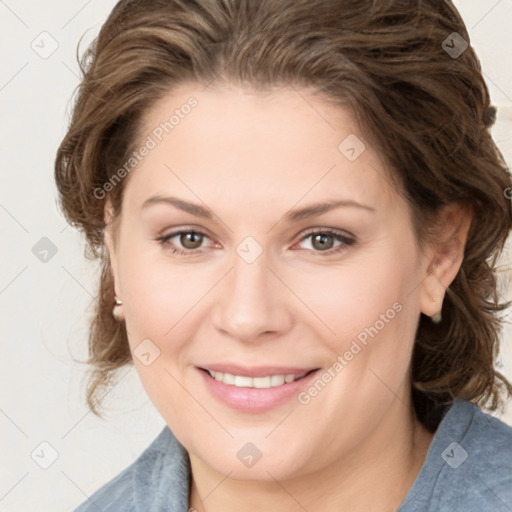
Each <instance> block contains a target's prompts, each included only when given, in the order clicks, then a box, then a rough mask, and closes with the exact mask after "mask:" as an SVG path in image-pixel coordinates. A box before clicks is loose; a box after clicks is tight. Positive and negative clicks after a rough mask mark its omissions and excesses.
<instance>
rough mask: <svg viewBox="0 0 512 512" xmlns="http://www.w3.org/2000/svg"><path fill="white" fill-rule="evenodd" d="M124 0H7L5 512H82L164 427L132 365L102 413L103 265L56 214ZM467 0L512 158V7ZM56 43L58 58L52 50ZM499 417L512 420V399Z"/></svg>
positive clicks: (1, 511)
mask: <svg viewBox="0 0 512 512" xmlns="http://www.w3.org/2000/svg"><path fill="white" fill-rule="evenodd" d="M114 3H115V2H114V1H113V0H101V1H100V0H89V1H76V0H73V1H67V2H64V1H63V0H61V1H58V0H48V1H46V2H44V3H42V2H35V1H27V0H5V1H4V0H0V38H1V41H0V42H1V44H0V52H1V63H2V64H1V67H0V108H1V120H2V125H1V136H0V145H1V148H2V151H1V157H2V158H1V174H0V176H1V177H0V180H1V182H0V225H1V233H2V244H1V248H2V249H1V265H0V311H1V313H0V314H1V324H0V326H1V330H0V333H1V359H0V361H1V375H2V377H1V382H2V385H1V388H0V389H1V395H0V439H1V451H0V453H1V463H0V464H1V467H0V471H1V472H0V512H7V511H9V512H22V511H23V512H27V511H29V510H30V511H52V512H59V511H69V510H71V509H73V508H74V507H75V506H76V505H78V504H79V503H81V502H82V501H83V500H85V499H86V496H88V495H90V494H91V493H92V492H93V491H94V490H96V489H97V488H98V487H99V486H100V485H101V484H103V483H105V482H106V481H108V480H109V479H110V478H112V477H113V476H115V475H116V474H117V473H118V472H119V471H121V470H122V469H123V468H125V467H126V466H127V465H128V464H129V463H131V462H132V461H133V460H135V458H136V457H137V456H138V454H140V452H142V450H143V449H144V448H145V447H146V446H147V445H148V444H149V443H150V442H151V441H152V440H153V439H154V438H155V437H156V435H157V434H158V433H159V432H160V430H161V429H162V427H163V426H164V422H163V420H162V419H161V418H160V416H159V415H158V413H157V412H156V411H155V410H154V408H153V406H152V404H151V403H150V402H149V399H148V398H147V397H146V395H145V394H144V392H143V390H142V388H141V386H140V384H139V382H138V378H137V376H136V374H135V371H134V370H133V369H131V370H124V375H125V376H124V378H123V379H122V381H121V382H120V384H119V385H117V386H116V387H115V388H114V389H113V391H112V392H111V393H110V394H109V396H108V401H107V405H109V407H110V411H109V412H108V413H107V415H106V419H105V420H100V419H98V418H96V417H95V416H94V415H93V414H92V413H89V412H88V410H87V408H86V406H85V403H84V395H83V387H82V379H83V377H84V371H85V368H84V365H83V364H79V363H77V362H75V361H74V360H73V358H75V359H81V360H84V359H85V358H86V355H87V351H86V340H87V322H88V318H89V316H90V309H88V307H89V305H90V303H91V301H92V300H93V297H94V295H95V292H96V267H95V265H94V264H92V263H91V262H89V261H87V260H86V259H85V258H84V256H83V248H84V244H83V240H82V238H81V237H80V236H79V235H78V234H77V233H76V232H75V231H74V230H73V229H72V228H71V227H69V226H68V225H67V224H66V221H65V220H64V219H63V218H62V217H61V216H60V214H59V213H58V211H57V208H56V206H55V198H56V189H55V185H54V182H53V160H54V156H55V151H56V149H57V146H58V144H59V142H60V140H61V138H62V136H63V135H64V133H65V130H66V126H67V122H68V115H69V110H70V103H69V100H70V99H71V96H72V93H73V91H74V89H75V87H76V86H77V84H78V82H79V78H78V66H77V63H76V59H75V54H76V47H77V44H78V41H79V38H80V37H81V36H82V35H84V34H85V35H84V38H83V41H82V46H81V48H82V50H83V49H85V47H86V45H87V44H88V43H89V42H90V41H91V40H92V39H93V37H95V36H96V34H97V33H98V31H99V28H100V26H101V24H102V23H103V22H104V20H105V19H106V17H107V15H108V13H109V12H110V10H111V9H112V7H113V5H114ZM456 5H457V6H458V7H459V9H460V11H461V14H462V16H463V18H464V19H465V21H466V24H467V26H468V29H469V32H470V36H471V38H472V44H473V45H474V46H475V48H476V49H477V52H478V54H479V56H480V59H481V61H482V65H483V69H484V73H485V77H486V80H487V83H488V85H489V88H490V91H491V96H492V100H493V103H494V104H495V105H497V106H498V123H497V125H496V126H495V128H494V129H493V133H494V136H495V139H496V141H497V143H498V145H499V147H500V148H501V150H502V152H503V153H504V155H505V158H506V159H507V161H508V162H511V161H512V137H511V133H512V130H511V128H512V99H511V98H512V66H510V55H511V54H512V33H511V31H510V30H509V27H510V23H511V21H512V0H500V1H496V0H492V1H491V0H489V1H488V0H459V1H457V2H456ZM42 32H47V33H48V34H49V35H48V34H43V35H41V33H42ZM56 44H58V48H57V49H56V50H55V51H54V52H53V53H52V54H51V55H49V56H48V55H46V54H45V53H44V52H47V53H50V51H51V50H52V45H54V46H55V45H56ZM31 45H32V46H31ZM35 50H37V52H36V51H35ZM41 55H42V56H43V57H47V58H42V56H41ZM43 237H47V238H49V239H50V240H51V241H52V243H53V244H54V245H55V246H56V248H57V253H56V254H55V255H54V256H53V257H51V258H50V255H51V254H49V255H48V257H47V258H48V261H47V262H42V261H40V259H38V258H37V257H36V255H35V254H34V253H33V252H32V248H33V247H34V245H35V244H36V243H38V241H39V240H40V239H41V238H43ZM509 247H510V244H509ZM509 253H510V250H509ZM41 256H42V255H41ZM509 298H510V297H509ZM508 318H509V319H512V314H510V313H509V314H508ZM511 338H512V330H511V329H510V326H507V328H506V331H505V335H504V339H505V343H504V344H503V349H502V360H503V363H504V368H503V369H502V371H503V372H504V373H505V374H506V375H507V376H508V378H509V379H512V348H511V345H512V344H511ZM497 415H498V416H501V417H502V418H503V419H504V420H505V421H506V422H507V423H509V424H512V407H511V406H510V405H509V407H508V408H507V411H505V412H504V413H502V414H499V413H498V414H497ZM42 442H46V443H49V444H50V445H51V447H50V446H49V445H47V444H43V445H41V444H40V443H42ZM53 450H55V451H53ZM56 455H58V458H57V459H56V460H55V461H54V462H53V463H52V464H51V465H50V466H49V467H48V468H47V469H43V468H42V467H41V466H45V465H48V464H50V463H51V462H52V460H53V458H54V457H55V456H56Z"/></svg>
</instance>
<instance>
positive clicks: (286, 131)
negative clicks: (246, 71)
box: [125, 84, 397, 210]
mask: <svg viewBox="0 0 512 512" xmlns="http://www.w3.org/2000/svg"><path fill="white" fill-rule="evenodd" d="M150 140H151V143H149V141H150ZM145 143H146V144H148V145H150V146H151V149H150V150H149V151H148V152H147V154H146V156H144V158H142V159H141V161H140V163H138V164H137V167H136V170H135V171H134V172H133V173H132V175H131V176H130V182H132V184H131V185H129V186H128V187H127V189H129V190H127V191H126V193H125V194H126V199H128V196H129V200H130V201H135V202H136V203H137V204H141V203H142V202H143V201H144V200H145V199H146V198H147V196H148V195H150V194H151V193H159V194H164V193H167V192H176V191H177V190H179V191H180V192H182V194H184V195H185V196H186V197H188V198H190V199H197V198H198V197H202V196H201V194H202V195H203V196H205V199H206V198H208V199H213V198H214V197H215V200H216V201H230V202H231V203H233V202H236V198H240V200H243V202H244V203H245V204H246V205H251V204H252V205H254V206H260V205H262V204H266V205H269V206H271V205H275V206H276V207H277V206H280V208H281V209H284V210H286V209H288V208H290V207H291V206H293V205H294V204H297V203H298V202H299V203H300V202H314V201H318V200H322V199H325V198H326V197H327V198H329V199H330V198H336V199H350V200H355V201H361V202H366V203H369V204H371V205H372V206H374V207H376V208H384V207H386V206H389V205H393V204H395V203H396V201H397V197H396V196H397V194H396V193H395V192H394V190H393V187H392V186H391V180H390V177H389V175H388V173H387V171H386V170H385V169H384V167H383V164H382V161H381V159H380V157H379V155H378V153H377V152H376V151H375V150H374V148H372V147H371V145H370V144H369V143H368V141H367V139H366V137H365V134H364V133H362V132H361V129H360V127H359V126H358V125H357V123H356V121H355V119H354V117H353V115H352V112H351V111H350V110H349V109H346V108H343V107H341V106H334V105H333V104H332V103H327V102H326V101H324V100H322V99H321V98H320V97H319V96H316V95H314V94H313V92H312V91H311V90H305V89H295V88H292V87H289V88H280V89H275V90H272V91H265V92H261V91H254V90H248V89H241V88H237V87H224V88H220V89H212V90H210V89H206V90H204V89H203V88H201V87H200V86H198V85H195V84H187V85H182V86H180V87H179V88H177V89H174V90H173V91H171V92H169V94H168V95H166V96H165V97H164V98H162V99H161V100H160V101H158V102H157V103H156V104H154V105H153V107H152V108H151V109H150V110H148V111H147V112H146V113H145V116H144V118H143V122H142V123H141V127H140V131H139V145H143V144H145ZM137 147H138V146H137ZM194 195H195V196H196V197H195V198H194Z"/></svg>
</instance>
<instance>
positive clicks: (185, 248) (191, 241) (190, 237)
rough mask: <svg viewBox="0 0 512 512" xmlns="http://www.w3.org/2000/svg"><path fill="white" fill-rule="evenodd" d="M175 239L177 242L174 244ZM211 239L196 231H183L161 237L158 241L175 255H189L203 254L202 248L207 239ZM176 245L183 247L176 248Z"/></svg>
mask: <svg viewBox="0 0 512 512" xmlns="http://www.w3.org/2000/svg"><path fill="white" fill-rule="evenodd" d="M173 238H175V239H176V240H175V241H174V242H173V241H172V240H173ZM208 238H209V237H208V236H207V235H206V234H205V233H201V232H200V231H195V230H181V231H176V232H174V233H169V234H168V235H164V236H160V237H158V238H157V239H156V240H157V241H158V242H159V243H160V244H161V245H162V246H163V247H166V248H169V249H170V250H171V252H172V253H174V254H182V255H189V254H194V253H198V252H202V251H200V250H198V249H200V248H201V246H202V244H203V242H204V241H205V239H208ZM176 243H178V244H180V245H181V247H176Z"/></svg>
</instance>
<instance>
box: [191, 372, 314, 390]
mask: <svg viewBox="0 0 512 512" xmlns="http://www.w3.org/2000/svg"><path fill="white" fill-rule="evenodd" d="M200 369H201V370H202V371H204V372H205V373H206V374H207V375H209V376H210V377H211V378H212V379H214V380H216V381H217V382H222V383H224V384H227V385H228V386H234V387H238V388H256V389H269V388H274V387H277V386H283V385H285V384H290V383H292V382H295V381H298V380H300V379H303V378H304V377H306V376H308V375H309V374H310V373H312V372H315V371H317V370H318V368H314V369H312V370H304V371H300V372H297V371H295V372H293V373H292V372H291V373H270V372H269V374H268V375H262V376H257V377H252V376H250V375H238V374H234V373H228V372H221V371H215V370H211V369H208V368H200ZM258 373H260V372H258Z"/></svg>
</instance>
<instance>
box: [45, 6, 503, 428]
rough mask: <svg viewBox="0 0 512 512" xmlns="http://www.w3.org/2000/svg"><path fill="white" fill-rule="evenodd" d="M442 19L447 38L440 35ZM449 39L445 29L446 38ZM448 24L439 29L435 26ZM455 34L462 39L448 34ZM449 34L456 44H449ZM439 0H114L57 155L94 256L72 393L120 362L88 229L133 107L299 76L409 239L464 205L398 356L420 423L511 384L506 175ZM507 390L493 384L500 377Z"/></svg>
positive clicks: (488, 398) (118, 194)
mask: <svg viewBox="0 0 512 512" xmlns="http://www.w3.org/2000/svg"><path fill="white" fill-rule="evenodd" d="M453 32H456V33H457V34H458V36H454V35H453ZM454 37H455V38H456V39H454ZM450 38H451V39H450ZM460 38H462V39H460ZM454 41H455V42H454ZM464 41H465V42H467V43H470V38H469V35H468V32H467V30H466V27H465V25H464V22H463V20H462V19H461V17H460V15H459V13H458V12H457V10H456V8H455V7H454V6H453V5H452V4H451V2H449V1H445V0H414V1H412V0H410V1H409V0H338V1H336V0H151V1H150V0H121V1H120V2H119V3H118V4H117V5H116V6H115V8H114V9H113V11H112V13H111V14H110V16H109V18H108V19H107V21H106V22H105V24H104V25H103V27H102V28H101V31H100V34H99V36H98V37H97V38H96V39H95V40H94V42H93V43H92V44H91V45H90V46H89V48H88V49H87V50H86V52H85V53H84V55H83V57H82V58H80V57H78V58H79V64H80V67H81V70H82V75H83V77H82V80H81V83H80V85H79V88H78V91H77V94H76V99H75V103H74V108H73V113H72V118H71V122H70V126H69V130H68V132H67V134H66V135H65V137H64V139H63V141H62V143H61V145H60V147H59V149H58V152H57V155H56V161H55V178H56V182H57V186H58V190H59V194H60V195H59V199H60V206H61V209H62V211H63V213H64V215H65V216H66V218H67V220H68V221H69V223H70V224H72V225H73V226H75V227H78V228H79V229H80V230H82V231H83V232H84V234H85V237H86V240H87V251H86V255H87V256H88V257H89V258H98V259H99V260H100V263H101V265H102V271H101V276H100V281H99V293H98V297H97V301H96V303H95V312H94V316H93V319H92V323H91V329H90V335H89V354H90V357H89V360H88V363H90V364H91V365H92V374H91V375H90V380H89V386H88V389H87V401H88V404H89V406H90V407H91V409H92V410H93V411H94V412H95V413H96V414H98V407H99V406H100V405H101V397H100V396H99V395H101V394H104V392H105V391H107V390H108V389H109V386H110V385H111V384H112V382H113V381H114V380H113V379H115V375H116V370H117V369H119V368H120V367H122V366H123V365H125V364H127V363H130V362H131V360H132V358H131V353H130V349H129V345H128V340H127V333H126V328H125V324H124V322H122V323H118V322H116V321H115V320H114V319H113V317H112V313H111V312H112V307H113V305H114V289H113V278H112V272H111V267H110V263H109V258H108V253H107V252H106V249H105V246H104V241H103V234H104V228H105V222H104V206H105V199H106V198H109V199H110V200H111V202H112V204H113V207H114V218H116V216H117V215H118V214H119V211H120V208H121V202H122V193H123V187H124V185H125V182H126V180H127V179H128V178H124V179H123V180H121V182H120V183H119V184H118V185H117V186H115V187H113V189H112V190H111V191H109V193H108V194H106V197H105V198H100V199H98V198H97V195H98V194H95V192H94V191H95V190H98V187H100V188H101V187H103V186H104V184H105V183H107V182H108V181H109V180H111V179H112V176H113V175H114V174H115V173H116V171H117V170H118V169H119V167H120V166H121V165H122V164H123V162H126V161H127V160H128V159H129V158H130V155H131V153H132V152H133V151H134V149H135V148H136V147H137V144H138V143H139V145H140V135H141V134H140V133H139V132H140V130H141V125H142V120H143V117H144V114H145V113H146V112H147V111H148V110H149V109H150V108H151V107H152V105H153V104H154V103H155V102H156V101H157V100H159V99H160V98H162V97H163V96H165V95H167V94H169V93H170V92H172V90H173V88H174V87H176V86H177V85H181V84H184V83H189V82H191V83H197V84H203V85H205V86H206V85H211V86H215V85H222V84H234V85H238V86H241V87H249V88H252V89H255V90H271V89H272V88H275V87H290V86H293V87H307V88H313V89H314V90H315V91H316V92H317V93H318V94H320V95H322V97H323V98H326V100H328V101H332V102H333V103H335V104H338V105H340V106H345V107H350V108H352V109H353V112H354V113H355V116H356V119H357V121H358V123H359V124H360V126H361V129H362V132H363V133H365V136H366V138H367V140H368V141H369V142H371V144H373V146H374V147H375V149H376V150H378V151H379V153H380V155H381V156H382V158H383V159H384V161H385V163H386V167H387V168H388V169H389V170H391V175H392V176H393V178H394V179H395V180H397V182H399V183H400V190H402V191H403V193H404V195H405V197H406V198H407V200H408V202H409V204H410V207H411V209H412V212H413V220H414V227H415V232H416V235H417V239H418V241H419V243H420V244H423V243H425V242H428V241H429V240H432V239H435V235H434V233H435V230H434V229H433V228H432V227H433V226H435V221H436V219H437V218H438V214H439V212H440V211H441V209H442V208H443V207H444V206H446V205H449V204H452V203H455V202H457V203H462V204H465V205H468V206H470V207H471V208H472V209H473V212H474V216H473V221H472V224H471V227H470V230H469V234H468V238H467V243H466V247H465V252H464V258H463V262H462V265H461V268H460V271H459V272H458V274H457V276H456V278H455V280H454V281H453V283H452V284H451V285H450V287H449V288H448V290H447V294H446V297H445V300H444V304H443V309H442V316H443V320H442V322H441V323H440V324H433V323H432V322H431V321H430V319H429V318H427V317H425V316H424V315H421V318H420V322H419V327H418V330H417V333H416V340H415V346H414V352H413V358H412V367H411V371H412V393H413V402H414V407H415V410H416V414H417V416H418V418H419V419H420V421H422V422H423V423H424V424H425V425H426V426H427V427H428V428H431V429H432V428H434V427H435V425H436V424H437V423H438V421H439V419H440V417H441V415H442V413H443V411H445V410H446V407H447V406H448V405H449V404H450V403H452V402H453V400H454V399H455V398H461V399H466V400H471V401H473V402H476V403H479V404H480V405H482V406H483V407H486V408H488V409H490V410H496V408H497V407H499V406H500V405H503V403H502V400H503V397H502V394H503V393H502V392H503V391H505V390H508V393H509V394H510V393H511V391H512V388H511V386H510V383H508V381H507V380H506V379H505V378H504V377H503V376H502V375H501V374H500V373H499V372H498V371H496V369H495V367H494V362H495V359H496V356H497V355H498V348H499V338H500V335H501V320H500V311H501V310H502V309H503V308H504V307H505V306H508V304H507V305H503V304H500V303H499V297H498V292H497V278H496V277H497V259H498V256H499V255H500V253H501V252H502V249H503V246H504V243H505V241H506V239H507V236H508V234H509V231H510V229H511V225H512V212H511V203H510V201H509V200H507V197H506V192H505V191H506V190H508V189H509V187H511V185H512V184H511V177H510V174H509V173H508V171H507V166H506V163H505V161H504V158H503V156H502V154H501V153H500V151H499V149H498V148H497V146H496V144H495V143H494V141H493V139H492V136H491V133H490V127H491V125H492V124H493V122H494V119H495V109H494V108H493V107H492V106H491V104H490V97H489V92H488V89H487V86H486V84H485V82H484V79H483V77H482V72H481V67H480V62H479V60H478V57H477V56H476V54H475V51H474V49H473V48H472V46H471V45H470V44H469V46H468V47H467V48H466V49H465V50H464V51H462V54H461V55H456V54H455V55H454V54H453V53H452V54H450V53H449V51H448V50H449V49H453V48H455V50H457V49H458V48H461V49H463V45H464V44H465V43H464ZM505 388H506V389H505Z"/></svg>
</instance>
